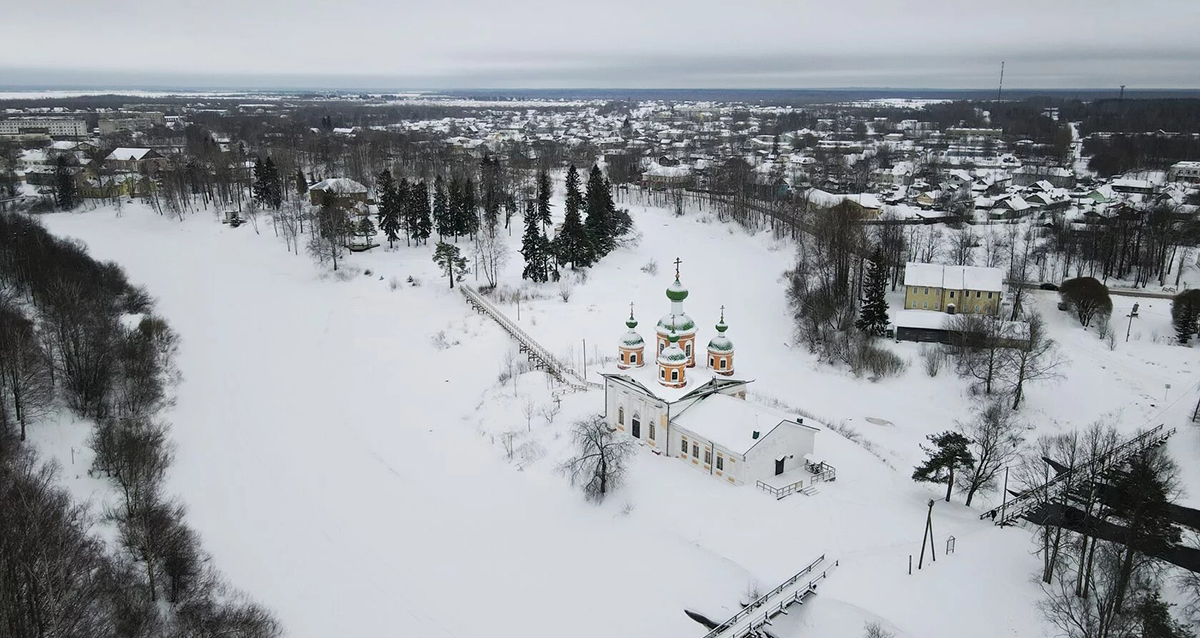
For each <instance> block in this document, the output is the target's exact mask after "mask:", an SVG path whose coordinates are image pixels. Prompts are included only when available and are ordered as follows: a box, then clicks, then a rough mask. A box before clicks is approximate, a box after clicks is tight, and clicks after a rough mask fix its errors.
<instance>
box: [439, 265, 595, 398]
mask: <svg viewBox="0 0 1200 638" xmlns="http://www.w3.org/2000/svg"><path fill="white" fill-rule="evenodd" d="M458 290H459V292H461V293H462V296H463V297H464V298H466V300H467V303H469V304H471V306H472V307H473V308H475V311H476V312H478V313H481V314H484V315H487V316H488V317H491V319H492V320H493V321H495V322H496V323H497V324H499V325H500V327H501V328H503V329H504V331H505V332H507V333H508V334H509V336H511V337H512V338H513V339H514V340H516V342H517V345H518V347H519V348H520V350H521V352H522V353H523V354H525V355H526V356H528V357H529V361H530V362H531V363H533V365H534V367H535V368H537V369H539V370H545V371H546V372H548V373H549V374H550V375H551V376H553V377H554V378H555V379H558V380H559V381H560V382H562V383H564V384H566V385H567V386H568V387H570V388H571V389H572V390H576V391H584V390H594V389H602V388H603V387H604V386H603V385H601V384H599V383H596V382H595V381H588V380H586V379H584V378H583V376H582V375H580V374H579V373H578V372H576V371H575V370H574V369H573V368H571V367H570V366H568V365H567V364H565V363H563V362H562V361H560V360H559V359H558V358H557V357H555V356H554V355H552V354H550V351H549V350H547V349H546V348H544V347H542V345H541V344H539V343H538V342H536V341H534V340H533V337H531V336H529V335H528V334H527V333H526V332H525V331H524V330H521V328H519V327H518V326H517V324H516V323H514V322H513V321H512V320H510V319H509V318H508V317H506V316H504V313H502V312H500V310H499V309H497V308H496V307H495V306H493V305H492V302H490V301H488V300H487V299H485V298H484V296H483V295H481V294H479V293H478V292H477V291H476V290H475V289H474V288H471V287H470V286H468V285H466V284H459V286H458ZM585 356H586V355H585Z"/></svg>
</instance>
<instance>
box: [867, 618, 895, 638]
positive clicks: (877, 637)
mask: <svg viewBox="0 0 1200 638" xmlns="http://www.w3.org/2000/svg"><path fill="white" fill-rule="evenodd" d="M863 638H896V634H894V633H892V632H890V631H888V630H886V629H884V628H883V625H881V624H879V623H878V622H869V623H866V624H865V625H863Z"/></svg>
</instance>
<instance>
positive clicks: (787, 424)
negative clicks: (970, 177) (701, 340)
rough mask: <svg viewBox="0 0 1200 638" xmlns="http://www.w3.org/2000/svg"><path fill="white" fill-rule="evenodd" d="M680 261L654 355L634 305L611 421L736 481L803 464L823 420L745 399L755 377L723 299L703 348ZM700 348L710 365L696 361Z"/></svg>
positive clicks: (608, 376) (609, 405)
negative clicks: (687, 305) (740, 370)
mask: <svg viewBox="0 0 1200 638" xmlns="http://www.w3.org/2000/svg"><path fill="white" fill-rule="evenodd" d="M679 263H680V262H679V260H675V282H674V283H672V284H671V285H670V286H668V287H667V291H666V292H667V300H668V301H669V302H670V310H669V312H667V313H666V314H664V315H663V316H662V318H661V319H659V321H658V324H657V325H656V326H655V328H654V333H655V339H654V347H653V349H652V350H651V351H650V355H652V356H653V357H654V360H653V361H647V359H646V356H647V355H646V344H645V341H644V340H643V339H642V336H641V335H640V334H639V333H638V331H637V327H638V321H637V319H635V318H634V314H633V306H632V304H631V305H630V311H629V319H628V320H626V322H625V326H626V328H627V331H626V332H625V333H624V334H623V335H622V336H621V339H620V343H619V344H618V356H617V363H616V367H615V369H610V370H606V371H605V372H603V373H602V375H603V377H604V400H605V415H604V416H605V418H606V419H607V421H608V424H609V426H610V427H612V428H614V429H616V430H619V431H621V432H623V433H625V434H627V435H628V436H632V437H633V438H635V439H637V440H638V441H639V442H641V443H642V444H644V445H647V446H649V447H650V448H651V449H652V450H653V451H654V452H655V453H656V454H659V455H664V456H667V457H670V458H675V459H679V460H680V461H682V462H683V463H686V464H687V465H689V466H690V467H693V468H695V469H696V470H697V471H700V472H704V473H705V474H709V475H711V476H714V477H716V478H717V479H719V480H723V481H726V482H728V483H732V484H734V485H744V484H751V485H753V484H755V483H757V482H758V481H771V479H773V478H774V477H776V476H779V475H782V474H784V473H785V472H790V471H791V470H794V469H800V468H804V467H805V460H806V457H809V456H810V455H811V454H812V453H813V445H814V441H815V438H816V433H817V428H815V427H813V426H812V425H806V424H805V423H804V420H803V419H801V418H797V417H793V416H791V415H788V414H785V413H782V412H779V411H776V410H773V409H771V408H768V407H765V406H760V405H757V404H754V403H749V402H747V401H746V400H745V398H746V386H748V385H749V384H750V382H751V380H750V379H746V378H744V377H740V375H738V374H737V372H736V368H735V357H734V347H733V341H732V340H731V339H730V337H729V335H727V334H726V332H728V330H729V326H728V325H727V324H726V323H725V308H724V306H722V307H721V317H720V319H719V320H718V321H717V324H716V326H715V330H716V334H714V335H713V336H712V338H711V339H710V340H709V342H708V345H707V347H706V348H705V349H704V351H703V353H701V352H698V349H697V347H696V336H697V329H696V322H695V321H693V320H692V318H691V317H690V316H688V314H687V313H686V312H684V309H683V302H684V301H685V300H686V299H687V298H688V290H687V288H685V287H684V286H683V284H682V283H681V282H680V279H679ZM697 356H702V357H703V359H702V361H703V362H704V364H705V365H703V366H698V365H697V364H696V358H697Z"/></svg>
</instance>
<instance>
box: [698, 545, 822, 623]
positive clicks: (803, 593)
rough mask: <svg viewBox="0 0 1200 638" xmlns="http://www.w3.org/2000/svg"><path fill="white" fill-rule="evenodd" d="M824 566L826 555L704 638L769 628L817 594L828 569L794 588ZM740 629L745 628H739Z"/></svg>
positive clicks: (760, 597) (747, 606)
mask: <svg viewBox="0 0 1200 638" xmlns="http://www.w3.org/2000/svg"><path fill="white" fill-rule="evenodd" d="M823 562H825V555H824V554H821V557H820V558H818V559H817V560H814V561H813V562H811V563H809V564H808V566H807V567H805V568H804V569H802V570H800V571H799V572H796V574H795V575H794V576H792V577H791V578H789V579H787V580H785V581H783V582H782V583H780V584H779V586H778V587H775V588H774V589H772V590H771V591H769V592H767V593H766V594H763V595H762V596H759V598H758V599H757V600H755V601H754V602H752V603H750V604H749V605H746V607H745V608H743V609H742V610H741V611H739V612H738V613H736V614H734V615H733V616H732V617H731V618H729V619H728V620H726V621H725V622H723V623H721V624H719V625H717V626H716V627H714V628H713V629H712V631H709V632H708V633H707V634H705V636H704V638H718V637H721V638H744V637H745V636H747V635H749V634H750V633H752V632H753V631H754V630H756V629H758V628H759V627H762V626H763V625H765V624H767V621H768V620H770V619H771V618H772V617H773V616H776V615H777V614H779V613H781V612H783V610H784V609H787V607H788V606H789V605H791V604H793V603H796V602H800V601H803V600H804V599H805V598H806V597H808V596H809V595H810V594H812V593H813V592H814V591H816V584H817V582H818V581H820V580H822V579H824V578H825V577H826V576H827V574H828V572H829V570H828V569H824V570H822V571H821V573H820V574H817V575H816V576H814V577H813V578H811V579H810V580H808V582H807V583H805V584H804V585H803V586H801V587H794V586H795V585H796V583H798V582H799V581H800V580H801V579H803V578H804V577H805V576H809V575H810V574H813V573H814V570H816V568H817V566H819V565H820V564H821V563H823ZM836 566H837V562H836V561H835V562H834V564H833V567H836ZM789 588H791V589H792V591H790V592H789V593H787V594H785V593H784V592H785V591H787V590H788V589H789ZM772 599H775V600H772ZM748 619H749V620H748ZM739 625H742V626H740V627H739ZM727 632H728V633H727Z"/></svg>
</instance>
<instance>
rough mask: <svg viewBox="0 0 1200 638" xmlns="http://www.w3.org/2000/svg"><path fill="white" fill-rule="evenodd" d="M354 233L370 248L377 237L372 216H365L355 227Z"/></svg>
mask: <svg viewBox="0 0 1200 638" xmlns="http://www.w3.org/2000/svg"><path fill="white" fill-rule="evenodd" d="M354 232H355V233H356V234H358V236H359V237H362V238H363V240H364V241H363V244H364V245H366V246H370V245H371V240H372V239H373V238H374V237H375V223H374V222H372V221H371V216H370V215H363V217H362V219H360V220H358V223H356V224H355V225H354Z"/></svg>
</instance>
